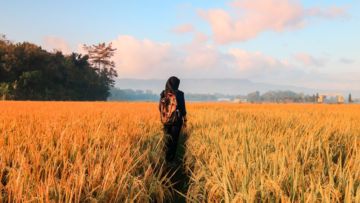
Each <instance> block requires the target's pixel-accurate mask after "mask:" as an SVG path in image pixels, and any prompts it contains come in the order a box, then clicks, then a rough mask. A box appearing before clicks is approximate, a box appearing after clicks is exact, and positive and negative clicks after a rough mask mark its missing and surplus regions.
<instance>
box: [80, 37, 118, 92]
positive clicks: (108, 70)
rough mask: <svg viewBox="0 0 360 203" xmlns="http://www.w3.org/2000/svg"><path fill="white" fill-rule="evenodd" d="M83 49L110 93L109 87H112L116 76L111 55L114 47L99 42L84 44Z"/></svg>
mask: <svg viewBox="0 0 360 203" xmlns="http://www.w3.org/2000/svg"><path fill="white" fill-rule="evenodd" d="M84 49H85V50H86V51H87V52H88V55H89V59H90V63H91V64H92V65H93V67H94V68H95V70H96V71H97V72H98V73H99V74H100V77H101V78H102V81H103V82H104V84H103V85H105V86H107V92H108V96H109V95H110V88H111V87H114V84H115V80H114V79H115V78H116V77H117V76H118V75H117V72H116V70H115V62H114V61H112V59H111V58H112V57H113V56H114V54H115V51H116V49H114V48H112V44H111V43H109V44H108V45H106V43H99V44H96V45H90V46H88V45H84Z"/></svg>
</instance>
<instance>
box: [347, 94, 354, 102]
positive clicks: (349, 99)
mask: <svg viewBox="0 0 360 203" xmlns="http://www.w3.org/2000/svg"><path fill="white" fill-rule="evenodd" d="M348 102H349V103H352V102H353V100H352V98H351V93H350V94H349V98H348Z"/></svg>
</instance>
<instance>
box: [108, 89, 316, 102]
mask: <svg viewBox="0 0 360 203" xmlns="http://www.w3.org/2000/svg"><path fill="white" fill-rule="evenodd" d="M110 93H111V95H110V97H109V100H111V101H117V100H118V101H158V100H159V98H160V96H159V94H156V93H153V92H152V91H150V90H146V91H142V90H132V89H119V88H112V89H111V91H110ZM185 99H186V100H187V101H220V100H223V101H226V100H228V101H246V102H253V103H260V102H275V103H276V102H277V103H283V102H293V103H312V102H315V101H316V95H304V94H303V93H295V92H292V91H268V92H265V93H264V94H260V92H258V91H256V92H252V93H249V94H247V95H226V94H194V93H186V92H185Z"/></svg>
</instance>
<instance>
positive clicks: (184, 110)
mask: <svg viewBox="0 0 360 203" xmlns="http://www.w3.org/2000/svg"><path fill="white" fill-rule="evenodd" d="M181 103H182V112H181V114H182V116H183V122H184V127H186V125H187V117H186V105H185V96H184V93H182V102H181Z"/></svg>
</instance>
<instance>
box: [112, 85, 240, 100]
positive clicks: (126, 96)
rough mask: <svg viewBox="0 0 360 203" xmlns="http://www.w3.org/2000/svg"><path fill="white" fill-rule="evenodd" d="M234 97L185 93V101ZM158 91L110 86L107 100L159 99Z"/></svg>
mask: <svg viewBox="0 0 360 203" xmlns="http://www.w3.org/2000/svg"><path fill="white" fill-rule="evenodd" d="M228 97H230V98H234V96H229V95H223V94H194V93H185V99H186V100H187V101H217V100H218V99H219V98H228ZM159 99H160V92H159V93H158V94H156V93H154V92H152V91H150V90H145V91H143V90H132V89H119V88H111V90H110V96H109V98H108V100H109V101H159Z"/></svg>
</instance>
